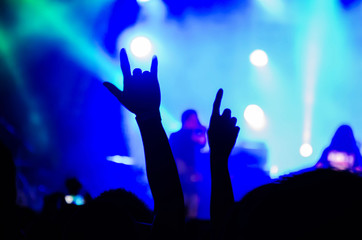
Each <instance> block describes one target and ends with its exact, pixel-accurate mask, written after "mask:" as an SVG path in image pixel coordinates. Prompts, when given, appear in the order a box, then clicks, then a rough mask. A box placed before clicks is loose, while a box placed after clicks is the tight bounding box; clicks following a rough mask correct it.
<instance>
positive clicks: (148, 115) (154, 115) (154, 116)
mask: <svg viewBox="0 0 362 240" xmlns="http://www.w3.org/2000/svg"><path fill="white" fill-rule="evenodd" d="M136 121H137V123H138V124H140V123H145V122H149V121H161V113H160V111H154V112H144V113H138V114H136Z"/></svg>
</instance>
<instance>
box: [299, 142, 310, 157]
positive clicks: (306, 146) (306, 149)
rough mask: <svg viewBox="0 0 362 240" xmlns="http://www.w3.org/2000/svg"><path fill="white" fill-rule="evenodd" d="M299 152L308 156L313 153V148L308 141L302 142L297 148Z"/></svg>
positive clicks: (303, 155)
mask: <svg viewBox="0 0 362 240" xmlns="http://www.w3.org/2000/svg"><path fill="white" fill-rule="evenodd" d="M299 153H300V155H302V157H309V156H310V155H312V153H313V148H312V146H311V145H310V144H309V143H303V144H302V146H300V148H299Z"/></svg>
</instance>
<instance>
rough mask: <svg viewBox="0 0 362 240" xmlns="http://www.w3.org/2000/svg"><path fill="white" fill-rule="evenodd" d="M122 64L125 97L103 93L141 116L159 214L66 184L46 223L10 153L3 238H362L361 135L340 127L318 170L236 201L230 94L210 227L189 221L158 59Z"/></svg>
mask: <svg viewBox="0 0 362 240" xmlns="http://www.w3.org/2000/svg"><path fill="white" fill-rule="evenodd" d="M120 63H121V70H122V73H123V76H124V83H123V86H124V89H123V90H122V91H121V90H120V89H118V88H117V87H116V86H115V85H113V84H112V83H110V82H105V83H104V86H105V87H106V88H107V89H108V90H109V91H110V92H111V93H112V94H113V95H114V96H115V97H116V98H117V99H118V100H119V102H120V103H121V104H122V105H123V106H124V107H125V108H126V109H128V111H129V112H131V113H133V114H134V115H135V118H136V122H137V125H138V127H139V130H140V133H141V137H142V142H143V149H144V155H145V166H146V172H147V179H148V182H149V186H150V189H151V192H152V196H153V199H154V210H153V211H151V210H150V209H149V208H148V207H147V206H146V204H145V203H144V202H142V200H140V199H139V198H138V197H137V196H136V195H135V194H133V193H131V192H128V191H126V190H124V189H113V190H109V191H106V192H104V193H102V194H101V195H100V196H98V197H96V198H94V199H91V198H90V196H89V194H87V193H86V192H83V193H82V191H81V184H80V182H79V181H78V180H76V179H68V181H67V182H66V185H67V187H68V193H66V194H61V193H54V194H52V195H50V196H47V197H46V199H45V201H44V202H45V203H44V206H43V210H42V212H41V214H36V213H35V212H33V211H31V210H30V209H28V210H25V209H22V208H21V207H19V206H16V202H15V199H16V187H15V173H16V171H15V166H14V162H13V159H12V155H11V152H10V151H9V150H8V149H7V147H6V145H5V144H2V145H0V154H1V160H2V163H3V167H4V169H3V173H4V174H2V175H1V184H2V189H3V190H2V191H3V193H4V195H3V196H4V197H2V198H1V207H2V212H3V214H2V217H3V221H2V226H3V228H2V229H3V230H2V231H1V232H2V235H3V236H2V239H74V240H75V239H77V240H78V239H262V238H278V239H299V238H303V239H306V238H308V239H309V238H312V237H320V238H323V239H326V238H329V237H343V239H351V238H354V237H355V236H356V235H359V226H360V225H361V220H360V219H361V214H362V211H361V207H360V205H361V202H362V179H361V177H360V169H361V166H360V164H361V154H360V152H359V150H358V146H357V143H356V140H355V138H354V135H353V131H352V129H351V128H350V127H349V126H348V125H343V126H341V127H340V128H338V130H337V132H336V134H335V136H334V137H333V139H332V141H331V144H330V146H329V147H328V148H327V149H325V151H324V152H323V155H322V157H321V159H320V160H319V161H318V163H317V164H316V166H315V167H314V168H311V169H308V170H304V171H301V172H296V173H292V174H289V175H288V176H283V177H281V178H280V179H278V180H276V181H273V182H271V183H267V184H264V185H262V186H260V187H257V188H255V189H254V190H251V191H250V192H248V193H247V194H246V195H245V196H244V197H243V198H242V199H241V200H240V201H235V200H234V195H233V188H232V184H231V179H230V174H229V169H228V161H229V157H230V154H231V152H232V150H233V148H234V145H235V143H236V140H237V137H238V134H239V130H240V128H239V127H238V126H237V125H236V124H237V119H236V118H235V117H233V116H232V113H231V110H230V109H228V108H226V109H224V110H223V111H222V110H221V109H220V105H221V101H222V97H223V90H222V89H219V90H218V92H217V94H216V97H215V100H214V103H213V107H212V114H211V117H210V123H209V128H208V130H207V141H208V143H209V147H210V159H209V160H210V170H211V193H210V194H211V197H210V221H204V220H199V219H190V218H188V217H187V214H185V213H186V208H187V204H186V206H185V199H186V198H184V194H185V192H184V191H183V188H182V183H181V181H180V179H182V177H181V174H180V173H179V171H180V167H178V166H177V163H176V159H175V158H176V157H174V154H173V151H175V150H174V149H175V148H174V147H173V148H171V145H170V143H169V139H168V137H167V134H166V132H165V130H164V127H163V125H162V120H161V114H160V104H161V92H160V86H159V82H158V59H157V58H156V57H154V58H153V59H152V63H151V69H150V71H142V70H141V69H139V68H135V69H134V70H133V71H131V67H130V63H129V60H128V56H127V53H126V51H125V49H122V50H121V52H120ZM190 113H191V115H192V114H193V113H194V112H190ZM200 126H201V124H200ZM200 126H199V127H200ZM200 129H202V130H203V131H204V132H205V130H206V128H203V127H200ZM205 141H206V138H205ZM204 144H205V142H200V146H201V145H204ZM177 157H178V156H177ZM130 181H133V179H130ZM186 194H189V193H186ZM77 197H78V198H79V199H81V200H80V202H77V201H76V200H75V199H77Z"/></svg>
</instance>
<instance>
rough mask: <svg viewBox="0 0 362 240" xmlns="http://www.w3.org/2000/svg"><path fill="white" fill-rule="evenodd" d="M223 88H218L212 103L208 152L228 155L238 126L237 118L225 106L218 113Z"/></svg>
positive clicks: (238, 129) (208, 132)
mask: <svg viewBox="0 0 362 240" xmlns="http://www.w3.org/2000/svg"><path fill="white" fill-rule="evenodd" d="M222 95H223V90H222V89H219V91H218V92H217V94H216V98H215V101H214V105H213V110H212V114H211V118H210V127H209V129H208V131H207V135H208V139H209V145H210V152H211V153H215V154H218V155H219V154H221V155H222V156H225V157H228V156H229V155H230V153H231V150H232V149H233V147H234V145H235V142H236V138H237V137H238V134H239V131H240V128H239V127H237V126H235V124H236V121H237V119H236V118H235V117H231V111H230V109H228V108H226V109H225V110H224V112H223V114H222V115H220V104H221V99H222Z"/></svg>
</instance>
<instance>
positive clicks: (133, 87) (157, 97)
mask: <svg viewBox="0 0 362 240" xmlns="http://www.w3.org/2000/svg"><path fill="white" fill-rule="evenodd" d="M120 61H121V69H122V73H123V79H124V80H123V91H121V90H119V89H118V88H117V87H116V86H114V85H113V84H112V83H110V82H104V83H103V85H104V86H105V87H106V88H107V89H108V90H109V91H110V92H111V93H112V94H113V95H114V96H116V97H117V99H118V100H119V101H120V102H121V103H122V105H123V106H124V107H126V108H127V109H128V110H129V111H130V112H132V113H134V114H136V116H137V117H140V116H149V115H154V114H158V115H159V108H160V103H161V93H160V86H159V83H158V79H157V67H158V61H157V57H156V56H154V57H153V59H152V63H151V71H150V72H149V71H144V72H142V70H141V69H139V68H135V69H134V70H133V75H132V74H131V68H130V64H129V61H128V56H127V53H126V50H125V49H124V48H122V49H121V53H120Z"/></svg>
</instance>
